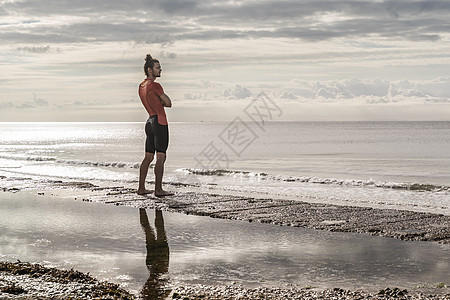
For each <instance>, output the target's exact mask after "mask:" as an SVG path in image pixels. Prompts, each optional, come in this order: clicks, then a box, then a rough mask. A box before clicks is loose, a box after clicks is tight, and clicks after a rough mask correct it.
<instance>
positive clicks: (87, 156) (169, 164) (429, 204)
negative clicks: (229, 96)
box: [0, 122, 450, 215]
mask: <svg viewBox="0 0 450 300" xmlns="http://www.w3.org/2000/svg"><path fill="white" fill-rule="evenodd" d="M232 125H233V126H232ZM169 130H170V142H169V149H168V152H167V161H166V169H165V175H164V181H165V182H166V183H167V184H169V185H170V184H172V185H173V186H174V187H175V186H178V183H182V184H183V186H185V187H187V188H188V189H189V188H191V189H197V190H202V191H212V192H219V193H235V194H243V195H248V196H254V197H264V198H283V199H290V200H295V199H298V200H301V201H309V202H322V203H333V204H341V205H356V206H371V207H379V208H395V209H407V210H415V211H426V212H434V213H443V214H447V215H449V214H450V171H449V170H450V122H265V123H264V124H263V125H261V124H254V123H249V122H247V123H244V122H242V124H241V125H240V128H239V127H237V126H236V124H234V123H233V122H229V123H228V122H192V123H186V122H172V123H170V125H169ZM244 131H246V132H244ZM144 141H145V133H144V123H84V122H83V123H64V122H62V123H58V122H55V123H0V176H1V175H3V176H7V177H28V178H33V179H35V180H36V181H39V180H46V179H49V178H51V179H57V180H65V181H87V182H92V183H96V184H99V185H102V186H105V185H106V186H107V185H110V184H113V185H118V184H121V185H125V186H127V187H136V186H137V180H138V168H139V164H140V161H141V160H142V158H143V155H144ZM152 179H153V174H152V172H150V173H149V177H148V180H152ZM167 189H171V187H170V186H168V187H167Z"/></svg>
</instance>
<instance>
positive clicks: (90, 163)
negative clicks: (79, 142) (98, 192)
mask: <svg viewBox="0 0 450 300" xmlns="http://www.w3.org/2000/svg"><path fill="white" fill-rule="evenodd" d="M0 158H2V159H7V160H16V161H38V162H55V163H58V164H67V165H76V166H90V167H112V168H130V169H139V166H140V163H138V162H131V163H130V162H99V161H84V160H69V159H58V158H53V157H45V156H6V155H1V156H0Z"/></svg>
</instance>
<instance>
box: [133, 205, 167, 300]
mask: <svg viewBox="0 0 450 300" xmlns="http://www.w3.org/2000/svg"><path fill="white" fill-rule="evenodd" d="M139 217H140V221H141V226H142V229H143V230H144V233H145V243H146V245H147V257H146V260H145V264H146V266H147V269H148V271H149V272H150V275H149V277H148V279H147V282H146V283H145V284H144V287H143V288H142V290H141V296H142V298H143V299H152V300H158V299H165V298H166V297H167V296H168V295H169V294H170V289H168V285H167V283H168V271H169V244H168V243H167V237H166V231H165V229H164V218H163V214H162V211H161V210H158V209H156V210H155V229H156V236H155V231H154V230H153V228H152V227H151V226H150V222H149V221H148V216H147V212H146V211H145V209H143V208H140V209H139Z"/></svg>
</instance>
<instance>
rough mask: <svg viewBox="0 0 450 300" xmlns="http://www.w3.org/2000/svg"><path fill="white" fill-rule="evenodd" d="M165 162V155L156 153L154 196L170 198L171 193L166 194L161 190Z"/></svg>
mask: <svg viewBox="0 0 450 300" xmlns="http://www.w3.org/2000/svg"><path fill="white" fill-rule="evenodd" d="M165 162H166V154H165V153H162V152H156V163H155V196H170V195H173V193H170V192H166V191H164V190H163V188H162V178H163V175H164V163H165Z"/></svg>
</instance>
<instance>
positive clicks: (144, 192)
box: [136, 189, 153, 195]
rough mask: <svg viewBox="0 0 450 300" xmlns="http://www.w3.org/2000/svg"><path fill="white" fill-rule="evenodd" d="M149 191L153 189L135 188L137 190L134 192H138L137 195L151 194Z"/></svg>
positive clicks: (151, 191)
mask: <svg viewBox="0 0 450 300" xmlns="http://www.w3.org/2000/svg"><path fill="white" fill-rule="evenodd" d="M151 193H153V190H145V189H144V190H137V192H136V194H138V195H148V194H151Z"/></svg>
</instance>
